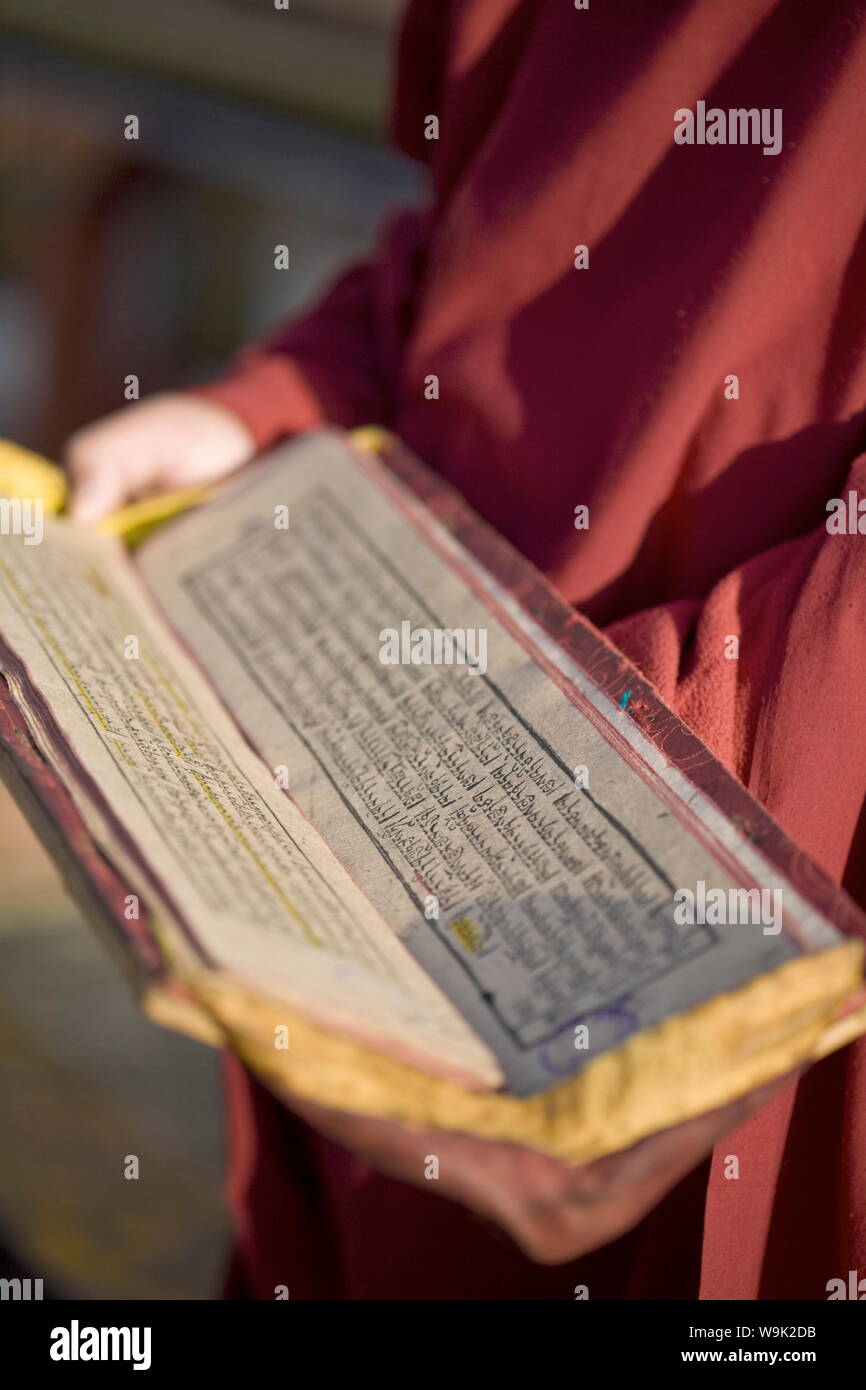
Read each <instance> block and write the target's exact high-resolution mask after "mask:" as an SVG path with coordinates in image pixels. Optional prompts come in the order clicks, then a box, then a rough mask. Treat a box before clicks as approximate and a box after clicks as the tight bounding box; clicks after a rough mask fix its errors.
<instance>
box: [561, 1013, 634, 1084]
mask: <svg viewBox="0 0 866 1390" xmlns="http://www.w3.org/2000/svg"><path fill="white" fill-rule="evenodd" d="M581 1023H586V1024H588V1025H589V1030H590V1044H591V1046H590V1048H589V1050H588V1052H585V1051H582V1050H580V1051H579V1050H577V1049H575V1047H574V1029H575V1028H576V1027H577V1026H578V1024H581ZM640 1026H641V1025H640V1020H639V1018H638V1016H637V1012H636V1009H635V1008H634V1007H633V1004H632V996H631V995H626V996H625V997H624V998H623V999H620V1000H619V1002H618V1003H616V1004H613V1005H611V1006H610V1007H608V1008H604V1009H596V1010H594V1011H593V1012H590V1013H588V1014H582V1015H580V1016H578V1017H577V1018H575V1019H572V1021H571V1023H569V1024H567V1025H566V1026H565V1027H564V1028H563V1029H561V1030H560V1032H558V1033H557V1034H556V1036H555V1037H554V1038H551V1039H550V1040H549V1041H548V1042H547V1043H546V1044H545V1045H544V1046H543V1047H541V1048H540V1049H539V1051H538V1054H537V1055H538V1061H539V1064H540V1065H541V1066H542V1067H543V1069H544V1070H545V1071H546V1072H547V1073H548V1074H549V1075H550V1076H572V1075H573V1074H574V1073H575V1072H576V1071H580V1070H582V1068H583V1067H584V1065H585V1064H586V1063H587V1062H588V1061H591V1060H592V1057H594V1056H596V1057H597V1056H599V1055H600V1054H601V1053H603V1052H608V1051H610V1049H611V1048H614V1047H618V1046H619V1045H620V1043H622V1042H625V1040H626V1039H627V1038H630V1037H631V1036H632V1034H633V1033H636V1032H637V1031H638V1030H639V1028H640Z"/></svg>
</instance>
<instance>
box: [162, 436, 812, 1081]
mask: <svg viewBox="0 0 866 1390" xmlns="http://www.w3.org/2000/svg"><path fill="white" fill-rule="evenodd" d="M406 506H407V507H408V508H409V509H410V510H411V508H412V507H413V506H414V507H415V508H416V509H417V508H418V504H416V503H414V499H412V500H411V502H410V500H409V499H408V494H407V500H406ZM286 523H288V524H286ZM439 529H440V530H441V528H439ZM442 541H443V544H448V543H450V544H452V545H453V543H451V542H450V538H448V537H445V536H444V535H443V537H442ZM139 564H140V566H141V568H142V571H143V573H144V575H145V577H146V579H147V581H148V583H149V585H150V586H151V588H152V590H153V592H154V594H155V595H156V597H157V598H158V600H159V602H160V604H161V606H162V607H163V609H164V610H165V612H166V613H167V615H168V616H169V618H170V620H171V622H172V623H173V624H174V625H175V627H176V628H177V630H178V631H179V632H180V633H181V634H182V636H183V637H184V639H185V641H186V642H187V643H188V644H189V646H190V648H191V649H192V651H193V652H195V654H196V655H197V656H198V658H199V660H200V661H201V663H202V664H203V666H204V667H205V668H206V669H207V670H208V673H209V675H210V677H211V678H212V680H213V681H214V684H215V685H216V687H217V688H218V689H219V691H220V693H221V694H222V696H223V698H224V700H225V701H226V703H227V705H228V706H229V708H230V709H231V710H232V712H233V713H234V715H235V717H236V718H237V720H238V722H239V723H240V725H241V726H242V728H244V729H245V731H246V732H247V734H248V737H249V738H250V740H251V742H252V743H253V744H254V745H255V746H256V747H258V748H259V749H260V750H261V752H262V754H263V756H264V757H265V759H266V760H267V761H268V763H269V764H271V766H273V767H275V768H276V767H284V768H286V769H287V770H288V778H289V790H290V794H291V796H292V798H293V799H294V800H295V801H296V803H297V804H298V806H299V807H300V808H301V809H302V811H303V812H304V814H305V815H306V816H307V817H308V818H309V819H310V821H311V822H312V823H313V824H314V825H315V826H316V827H317V828H318V829H319V830H320V831H321V832H322V834H323V836H324V837H325V839H326V840H327V841H328V843H329V844H330V845H331V846H332V847H333V848H334V850H335V852H336V853H337V855H338V857H339V858H340V860H341V862H342V863H344V864H345V865H346V866H347V867H348V868H349V870H350V872H351V874H352V876H353V878H354V879H355V880H356V881H357V882H358V883H359V884H360V885H361V887H362V888H363V890H364V892H365V893H366V894H367V896H368V897H369V898H370V899H371V901H372V902H373V903H374V904H375V905H376V907H377V908H378V909H379V910H380V911H381V912H382V913H383V915H385V917H386V918H387V920H388V921H389V922H390V923H391V924H392V925H393V926H394V927H395V929H397V930H399V931H400V933H401V934H402V935H403V937H404V939H405V941H406V942H407V944H408V946H409V947H410V949H411V951H412V953H413V954H414V955H415V957H416V958H417V959H418V960H419V961H420V962H421V963H422V964H423V966H424V967H425V969H426V970H427V971H428V972H429V973H430V974H431V975H432V976H433V978H434V979H436V980H437V981H438V982H439V984H440V985H441V986H442V988H443V990H444V991H445V992H446V993H447V994H448V996H449V997H450V998H451V999H453V1000H454V1001H455V1002H456V1003H457V1004H458V1006H459V1008H460V1010H461V1013H463V1014H464V1016H465V1017H467V1018H468V1019H469V1020H470V1021H471V1022H472V1023H473V1025H474V1026H475V1027H476V1028H477V1029H478V1031H479V1032H480V1033H481V1035H482V1036H483V1037H484V1038H485V1039H486V1040H487V1042H488V1043H489V1045H490V1046H491V1048H492V1049H493V1050H494V1051H495V1052H496V1055H497V1057H498V1058H499V1059H500V1061H501V1063H502V1065H503V1067H504V1068H505V1071H506V1075H507V1077H508V1080H509V1083H510V1084H511V1085H512V1086H513V1087H514V1088H515V1089H517V1090H519V1091H531V1090H534V1089H537V1088H538V1087H540V1086H544V1085H549V1084H550V1083H551V1080H553V1079H554V1078H559V1077H563V1076H567V1075H570V1074H572V1073H573V1072H575V1071H576V1070H579V1068H580V1066H581V1064H582V1063H583V1062H584V1061H585V1060H586V1059H587V1057H588V1056H596V1055H598V1053H599V1052H600V1051H604V1050H606V1049H607V1048H609V1047H613V1046H616V1045H617V1044H618V1043H619V1042H621V1041H622V1040H623V1039H624V1038H626V1037H628V1036H630V1035H631V1034H632V1033H634V1032H635V1031H637V1030H639V1029H640V1028H643V1027H646V1026H648V1025H650V1024H652V1023H655V1022H658V1021H659V1020H660V1019H662V1018H664V1017H666V1016H667V1015H668V1014H669V1013H670V1012H672V1011H673V1010H680V1009H683V1008H687V1007H690V1006H692V1005H694V1004H697V1003H699V1002H701V1001H702V1000H704V999H706V998H708V997H710V996H711V995H712V994H714V993H716V992H719V991H722V990H725V989H730V988H733V987H734V986H736V985H738V984H740V983H742V982H743V981H744V980H746V979H749V978H750V977H751V976H753V975H754V974H755V973H757V972H759V971H762V970H767V969H770V968H772V967H774V966H776V965H778V964H780V963H782V962H783V961H785V960H787V959H789V958H790V957H791V956H792V955H794V954H796V953H797V950H798V947H797V945H796V944H795V943H794V942H792V941H791V940H790V939H789V938H788V937H787V936H786V935H784V934H772V935H771V934H767V933H765V932H764V931H763V930H762V927H761V926H760V925H758V926H754V925H748V926H746V925H743V926H730V927H718V926H712V925H709V924H706V923H698V922H696V923H694V924H687V925H681V924H678V923H677V922H676V920H675V918H674V913H673V904H672V897H673V893H674V891H675V888H676V887H678V886H680V885H689V884H692V885H694V884H695V883H696V881H698V880H702V881H704V882H705V883H707V884H711V885H713V886H718V887H722V888H724V887H727V886H728V885H736V884H737V883H738V882H740V881H741V880H740V879H736V878H732V877H731V876H730V873H729V871H728V870H726V869H725V867H724V866H723V865H722V864H721V863H720V862H719V859H718V856H716V855H714V854H713V853H711V852H710V849H709V848H708V847H707V844H706V839H707V837H706V835H703V836H702V837H701V838H698V836H697V835H696V834H695V833H692V831H691V830H690V829H689V818H688V816H687V815H686V816H685V817H684V818H678V817H677V816H676V815H674V814H672V812H671V805H670V796H667V797H666V798H663V797H662V796H661V795H660V792H661V791H663V790H665V789H664V788H663V787H660V788H653V786H651V785H648V784H647V782H646V781H645V780H644V779H643V778H642V777H640V776H639V775H638V774H637V773H636V772H635V771H634V770H633V769H632V768H631V767H630V766H629V765H628V764H627V763H626V762H625V761H624V760H623V758H622V757H621V756H620V754H619V753H618V752H617V751H615V749H614V748H613V747H612V746H611V744H610V743H609V742H608V741H607V740H606V739H604V738H603V737H602V736H601V734H600V733H599V732H598V730H597V728H596V727H594V725H593V723H592V722H590V720H589V719H588V718H587V717H586V716H585V714H583V713H582V712H581V711H580V710H579V709H577V708H575V705H574V704H573V703H572V702H571V701H570V700H569V699H568V698H567V697H566V696H565V695H564V694H563V693H562V691H561V690H560V689H558V688H557V686H556V685H554V684H553V683H552V681H551V680H550V679H549V678H548V676H547V675H546V674H545V672H544V671H542V670H541V669H539V667H538V666H537V665H536V664H535V663H534V662H533V660H532V659H531V658H530V656H529V655H528V654H527V651H526V650H525V648H524V646H523V645H521V644H520V643H519V642H518V641H516V640H514V638H513V637H512V636H511V635H510V634H509V632H508V631H507V630H506V628H505V626H503V624H502V623H501V622H499V621H498V620H497V618H496V617H495V616H494V613H493V612H492V611H491V609H490V608H489V607H487V606H486V605H485V604H483V603H482V602H481V601H480V600H479V599H478V598H477V597H476V596H475V595H474V594H473V593H472V592H471V591H470V590H469V589H468V588H467V587H466V584H465V583H464V582H463V580H462V579H461V578H460V576H459V575H458V574H457V573H456V572H455V570H454V569H453V568H452V566H451V565H450V564H448V563H446V562H445V560H444V559H443V558H442V556H441V555H440V554H437V553H436V551H435V550H434V548H433V547H432V546H431V545H429V544H427V543H426V542H425V540H424V539H423V537H422V536H421V535H420V534H419V532H418V530H417V529H416V528H415V527H414V526H412V525H410V524H409V522H408V520H407V519H406V516H405V515H402V514H401V513H400V511H398V510H397V509H396V508H395V507H394V506H393V505H391V504H390V503H389V501H388V500H387V497H386V496H385V495H384V494H383V492H382V490H381V489H380V487H379V486H377V485H376V484H375V482H374V481H371V479H370V477H368V476H367V475H366V474H365V472H364V471H363V470H362V469H361V468H360V467H359V465H358V463H357V461H356V459H355V458H354V456H353V455H352V453H351V452H350V451H349V450H348V449H347V448H346V446H345V444H344V442H343V441H342V439H341V438H340V437H339V436H337V435H336V434H334V435H319V436H315V437H310V438H309V439H307V440H305V441H301V442H300V443H298V444H295V445H293V446H290V447H287V448H285V449H284V450H282V451H280V452H278V453H277V454H276V455H275V456H273V460H272V461H271V462H266V463H265V464H264V465H263V466H262V467H261V469H260V471H259V472H258V474H256V475H255V476H254V478H253V480H252V481H250V482H247V483H243V482H242V483H241V484H240V485H235V486H234V487H233V488H232V489H231V490H230V493H229V495H227V496H226V497H224V498H221V499H219V500H218V501H217V502H215V503H213V504H210V505H209V506H207V507H206V508H204V509H202V510H201V511H200V512H198V513H195V514H192V515H190V516H189V517H186V518H183V519H181V520H179V521H178V522H177V523H175V524H174V525H172V526H169V527H168V528H167V529H166V530H165V531H164V532H162V533H161V534H158V535H157V536H156V537H155V538H154V539H152V540H151V541H149V542H148V543H147V544H146V545H145V546H144V547H143V549H142V551H141V552H140V553H139ZM406 630H409V631H410V632H412V633H418V632H422V633H423V632H424V631H426V632H428V633H433V634H435V633H436V632H437V631H438V632H442V631H444V630H450V631H451V632H452V633H453V631H454V630H460V631H463V632H464V633H466V634H467V638H466V642H465V655H467V657H474V658H475V659H474V665H475V666H476V667H477V669H472V666H473V662H472V661H468V660H467V661H464V662H463V663H462V664H461V663H459V662H452V663H451V664H449V663H448V662H447V660H446V659H445V658H446V657H447V651H448V648H447V643H446V644H445V645H443V644H442V643H440V646H439V655H440V658H442V659H441V660H440V662H439V664H437V662H436V647H435V639H431V642H432V644H431V645H429V648H428V649H425V648H424V645H423V641H422V639H421V638H420V637H419V638H417V639H415V638H413V639H412V640H416V641H417V644H418V645H417V647H416V650H417V652H418V654H419V657H420V660H419V663H418V664H414V662H413V660H412V654H411V652H412V649H411V645H407V643H406V642H402V643H401V642H398V643H397V645H396V647H394V645H393V643H392V644H391V646H392V647H393V651H394V652H396V653H397V660H396V661H395V662H393V663H391V662H383V660H382V656H383V653H384V652H385V650H386V645H387V644H386V643H385V642H383V639H382V634H383V633H386V632H394V633H396V634H398V636H402V634H403V633H404V632H406ZM473 632H474V633H475V639H474V642H473V640H471V634H472V633H473ZM481 633H483V634H484V636H483V640H482V638H481ZM482 647H483V656H484V661H483V669H482V661H481V659H480V657H481V654H482ZM392 654H393V653H392ZM452 654H453V647H452ZM608 703H609V702H608ZM610 714H611V716H612V717H615V715H616V711H615V710H614V709H613V708H612V707H611V711H610ZM622 723H623V724H625V723H627V721H626V720H625V719H623V720H622ZM575 769H578V770H579V771H578V773H577V777H578V779H580V778H582V779H583V781H584V782H585V783H586V785H583V786H580V785H576V781H575V778H576V773H575ZM720 833H721V832H720ZM753 868H755V871H756V873H757V872H759V866H757V865H754V866H753ZM774 930H775V932H776V933H778V927H777V928H775V929H774ZM832 940H835V938H834V937H833V934H832V932H830V934H829V935H828V938H827V942H828V944H831V942H832ZM587 1023H589V1024H590V1025H591V1026H590V1029H589V1031H590V1035H591V1041H590V1047H589V1051H588V1052H587V1051H582V1050H581V1048H580V1038H579V1034H578V1030H579V1028H580V1025H582V1024H587Z"/></svg>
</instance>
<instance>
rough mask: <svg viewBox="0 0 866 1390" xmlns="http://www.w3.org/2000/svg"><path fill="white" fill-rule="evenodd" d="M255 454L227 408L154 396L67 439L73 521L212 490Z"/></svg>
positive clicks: (248, 437)
mask: <svg viewBox="0 0 866 1390" xmlns="http://www.w3.org/2000/svg"><path fill="white" fill-rule="evenodd" d="M255 452H256V444H255V440H254V439H253V436H252V435H251V434H250V432H249V430H248V429H247V427H246V425H245V424H244V423H243V421H242V420H241V419H240V418H239V417H238V416H236V415H235V414H233V413H232V411H230V410H227V409H226V408H225V407H224V406H222V405H217V404H216V403H215V402H213V401H209V400H206V399H204V398H203V397H199V396H192V395H190V396H187V395H184V394H182V393H181V392H177V393H174V392H167V393H166V394H164V395H160V396H151V397H149V398H148V399H147V400H144V401H140V402H137V403H136V404H134V405H129V406H127V407H126V408H125V409H124V410H118V411H117V412H116V413H115V414H114V415H108V416H106V418H105V419H104V420H98V421H97V422H96V423H95V424H93V425H87V426H86V427H85V428H84V429H81V430H78V431H77V433H75V434H73V435H72V437H71V438H70V439H69V441H68V443H67V445H66V449H65V452H64V463H65V465H66V468H67V471H68V473H69V476H70V479H71V482H72V503H71V514H72V516H73V517H74V519H75V520H76V521H80V522H82V523H84V524H89V523H91V522H94V521H99V520H100V519H101V518H102V517H104V516H107V515H108V514H109V513H110V512H113V511H116V510H117V509H118V508H119V507H122V506H124V504H125V503H127V502H132V501H136V500H138V499H139V498H143V497H149V496H152V495H155V494H157V493H160V492H174V491H176V490H177V489H179V488H187V487H198V486H200V485H202V484H204V483H211V482H215V481H216V480H217V479H218V478H222V477H224V476H225V475H226V474H228V473H232V472H234V470H235V469H237V468H241V467H242V466H243V465H244V464H245V463H247V462H249V460H250V459H251V458H252V457H253V455H254V453H255Z"/></svg>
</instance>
